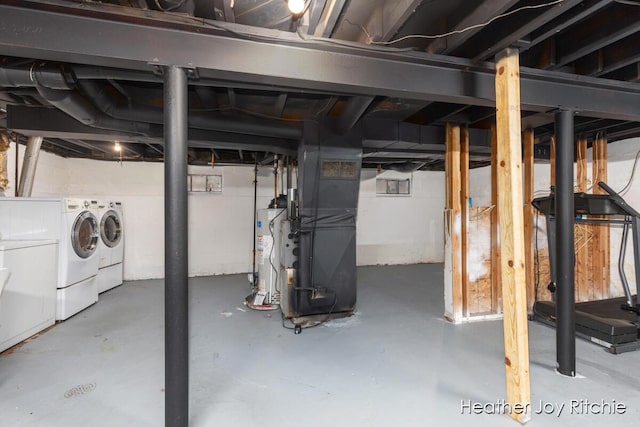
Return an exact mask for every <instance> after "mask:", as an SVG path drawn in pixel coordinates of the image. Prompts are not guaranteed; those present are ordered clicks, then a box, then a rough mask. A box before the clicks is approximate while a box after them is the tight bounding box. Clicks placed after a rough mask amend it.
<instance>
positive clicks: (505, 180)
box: [496, 48, 531, 423]
mask: <svg viewBox="0 0 640 427" xmlns="http://www.w3.org/2000/svg"><path fill="white" fill-rule="evenodd" d="M496 70H497V73H496V110H497V114H496V120H497V126H496V129H497V138H498V206H499V209H500V246H501V252H502V253H501V255H502V259H501V267H502V304H503V325H504V352H505V358H504V360H505V369H506V383H507V402H508V403H509V404H511V407H515V405H522V406H523V407H525V408H530V404H531V387H530V379H529V343H528V340H529V332H528V324H527V288H526V280H525V251H524V246H525V244H524V218H523V213H522V205H523V195H522V168H521V164H522V150H521V132H522V130H521V123H520V71H519V70H520V65H519V57H518V50H517V49H511V48H509V49H505V50H504V51H502V52H501V53H500V54H498V55H497V56H496ZM525 405H526V406H525ZM511 417H513V418H514V419H516V420H517V421H519V422H521V423H525V422H527V421H528V420H529V419H530V418H531V413H530V409H529V410H525V411H523V412H522V413H515V411H514V412H512V413H511Z"/></svg>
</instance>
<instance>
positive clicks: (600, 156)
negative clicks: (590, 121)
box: [591, 138, 611, 300]
mask: <svg viewBox="0 0 640 427" xmlns="http://www.w3.org/2000/svg"><path fill="white" fill-rule="evenodd" d="M592 174H593V182H594V185H593V193H594V194H606V192H605V191H604V190H602V189H601V188H600V187H599V186H598V182H599V181H602V182H605V183H606V182H607V139H606V138H597V139H596V140H595V141H594V142H593V168H592ZM592 248H593V254H592V259H593V265H592V267H591V268H592V269H593V299H595V300H599V299H603V298H608V297H609V286H610V283H609V281H610V280H609V275H610V258H611V254H610V243H609V226H608V225H597V226H594V232H593V246H592Z"/></svg>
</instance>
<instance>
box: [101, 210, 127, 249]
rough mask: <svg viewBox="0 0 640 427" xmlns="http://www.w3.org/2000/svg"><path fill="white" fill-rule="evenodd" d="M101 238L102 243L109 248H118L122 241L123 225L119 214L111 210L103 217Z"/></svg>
mask: <svg viewBox="0 0 640 427" xmlns="http://www.w3.org/2000/svg"><path fill="white" fill-rule="evenodd" d="M100 237H101V238H102V243H104V244H105V245H107V246H108V247H110V248H114V247H116V246H118V243H120V239H122V225H121V223H120V216H119V215H118V212H116V211H114V210H109V211H107V212H106V213H105V214H104V215H102V220H101V221H100Z"/></svg>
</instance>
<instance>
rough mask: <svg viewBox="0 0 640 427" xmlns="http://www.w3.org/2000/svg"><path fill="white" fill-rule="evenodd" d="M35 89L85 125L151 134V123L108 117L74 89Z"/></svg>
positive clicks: (144, 134) (39, 87)
mask: <svg viewBox="0 0 640 427" xmlns="http://www.w3.org/2000/svg"><path fill="white" fill-rule="evenodd" d="M36 89H37V90H38V93H39V94H40V96H42V97H43V98H44V99H45V100H46V101H47V102H49V103H50V104H51V105H53V106H54V107H57V108H59V109H60V110H61V111H63V112H65V113H66V114H68V115H70V116H71V117H73V118H74V119H76V120H78V121H79V122H81V123H83V124H85V125H87V126H91V127H94V128H98V129H109V130H117V131H121V132H129V133H133V134H137V135H142V136H151V135H152V134H153V132H152V126H151V125H148V124H146V123H140V122H132V121H125V120H117V119H114V118H113V117H109V116H108V115H106V114H104V113H103V112H101V111H99V110H98V109H97V108H96V107H94V106H93V104H91V103H90V102H89V101H87V100H86V99H85V98H83V97H82V96H81V95H80V94H78V93H77V92H75V91H72V90H59V89H49V88H45V87H42V86H36Z"/></svg>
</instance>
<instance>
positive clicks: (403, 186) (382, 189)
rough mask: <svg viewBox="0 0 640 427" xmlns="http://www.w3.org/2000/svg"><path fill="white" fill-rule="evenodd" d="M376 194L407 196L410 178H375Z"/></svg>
mask: <svg viewBox="0 0 640 427" xmlns="http://www.w3.org/2000/svg"><path fill="white" fill-rule="evenodd" d="M376 194H377V195H398V196H408V195H410V194H411V179H409V178H407V179H387V178H376Z"/></svg>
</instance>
